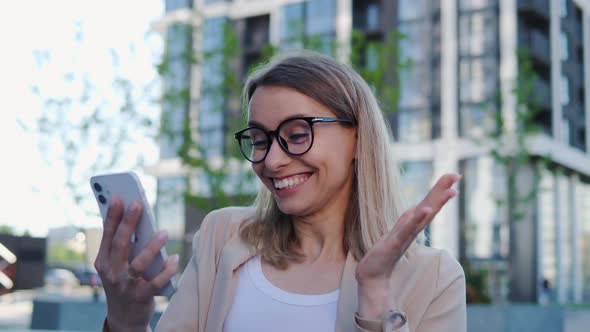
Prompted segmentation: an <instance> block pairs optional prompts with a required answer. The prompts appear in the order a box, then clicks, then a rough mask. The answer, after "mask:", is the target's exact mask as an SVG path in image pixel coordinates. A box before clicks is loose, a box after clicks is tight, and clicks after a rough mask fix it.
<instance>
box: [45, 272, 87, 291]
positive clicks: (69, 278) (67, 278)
mask: <svg viewBox="0 0 590 332" xmlns="http://www.w3.org/2000/svg"><path fill="white" fill-rule="evenodd" d="M45 285H50V286H56V287H76V286H79V285H80V281H79V280H78V278H76V275H75V274H74V273H73V272H72V271H70V270H66V269H49V270H47V271H46V272H45Z"/></svg>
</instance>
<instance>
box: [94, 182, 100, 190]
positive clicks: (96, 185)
mask: <svg viewBox="0 0 590 332" xmlns="http://www.w3.org/2000/svg"><path fill="white" fill-rule="evenodd" d="M94 190H96V191H97V192H101V191H102V186H101V185H100V184H98V182H95V183H94Z"/></svg>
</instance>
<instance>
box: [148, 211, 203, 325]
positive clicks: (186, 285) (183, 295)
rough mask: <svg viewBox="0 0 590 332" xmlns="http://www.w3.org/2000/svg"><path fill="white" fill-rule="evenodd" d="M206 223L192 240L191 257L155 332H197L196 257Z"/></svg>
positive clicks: (197, 264)
mask: <svg viewBox="0 0 590 332" xmlns="http://www.w3.org/2000/svg"><path fill="white" fill-rule="evenodd" d="M205 219H207V218H205ZM206 221H207V220H204V221H203V223H202V224H201V228H200V229H199V231H197V233H196V234H195V236H194V238H193V245H192V249H193V256H192V257H191V259H190V261H189V263H188V264H187V266H186V268H185V270H184V272H183V273H182V276H181V277H180V280H179V282H178V287H177V289H176V293H174V295H173V296H172V298H171V299H170V302H169V303H168V306H167V307H166V311H164V313H163V314H162V317H161V318H160V320H159V321H158V325H157V326H156V329H155V330H156V332H169V331H198V319H197V317H198V313H199V306H198V304H199V303H198V299H199V287H198V286H199V285H198V272H199V258H198V257H197V255H198V253H199V252H200V251H201V248H200V247H201V245H202V244H201V241H200V239H201V237H202V236H203V235H202V234H204V233H207V228H208V224H209V223H208V222H206Z"/></svg>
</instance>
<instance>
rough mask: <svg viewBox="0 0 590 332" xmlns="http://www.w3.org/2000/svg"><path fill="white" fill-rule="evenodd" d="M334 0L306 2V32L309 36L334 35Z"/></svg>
mask: <svg viewBox="0 0 590 332" xmlns="http://www.w3.org/2000/svg"><path fill="white" fill-rule="evenodd" d="M335 10H336V4H335V0H310V1H308V2H307V22H306V23H307V25H306V32H307V34H308V35H309V36H313V35H324V34H330V35H331V34H333V33H334V24H335V20H334V15H335V13H334V12H335Z"/></svg>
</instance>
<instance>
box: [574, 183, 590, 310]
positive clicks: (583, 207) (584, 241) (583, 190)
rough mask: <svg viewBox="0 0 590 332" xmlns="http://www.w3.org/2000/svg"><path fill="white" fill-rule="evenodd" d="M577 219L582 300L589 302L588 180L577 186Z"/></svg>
mask: <svg viewBox="0 0 590 332" xmlns="http://www.w3.org/2000/svg"><path fill="white" fill-rule="evenodd" d="M577 187H578V188H577V194H576V197H577V202H578V206H577V209H578V218H579V219H578V220H579V221H580V224H579V225H578V229H579V230H580V233H581V235H580V239H581V243H580V248H581V252H580V256H581V261H582V263H581V270H582V285H583V290H582V292H583V293H582V301H584V302H587V303H588V302H590V182H584V181H581V182H580V183H579V185H578V186H577Z"/></svg>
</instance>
